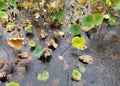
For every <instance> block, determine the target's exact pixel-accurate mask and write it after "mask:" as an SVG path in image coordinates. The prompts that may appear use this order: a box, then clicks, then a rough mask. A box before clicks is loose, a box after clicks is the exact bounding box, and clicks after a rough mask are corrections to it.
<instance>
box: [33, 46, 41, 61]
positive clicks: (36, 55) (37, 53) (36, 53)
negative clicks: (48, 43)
mask: <svg viewBox="0 0 120 86" xmlns="http://www.w3.org/2000/svg"><path fill="white" fill-rule="evenodd" d="M42 50H43V47H42V46H36V48H35V50H34V51H33V53H32V58H34V59H39V58H40V55H41V53H42Z"/></svg>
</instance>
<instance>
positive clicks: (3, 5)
mask: <svg viewBox="0 0 120 86" xmlns="http://www.w3.org/2000/svg"><path fill="white" fill-rule="evenodd" d="M6 8H7V4H6V2H5V1H2V0H0V10H4V9H6Z"/></svg>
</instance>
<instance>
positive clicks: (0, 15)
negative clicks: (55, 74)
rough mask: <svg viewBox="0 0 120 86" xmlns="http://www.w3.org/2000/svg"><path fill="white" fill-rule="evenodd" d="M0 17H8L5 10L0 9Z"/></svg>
mask: <svg viewBox="0 0 120 86" xmlns="http://www.w3.org/2000/svg"><path fill="white" fill-rule="evenodd" d="M0 18H8V15H7V13H6V12H3V11H0Z"/></svg>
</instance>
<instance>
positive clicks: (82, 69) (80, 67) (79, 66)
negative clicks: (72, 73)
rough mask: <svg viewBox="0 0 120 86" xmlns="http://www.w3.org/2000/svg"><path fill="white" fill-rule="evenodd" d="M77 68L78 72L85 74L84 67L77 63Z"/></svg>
mask: <svg viewBox="0 0 120 86" xmlns="http://www.w3.org/2000/svg"><path fill="white" fill-rule="evenodd" d="M77 67H78V68H79V69H80V71H81V72H82V73H85V72H86V68H85V66H84V65H82V64H81V63H78V64H77Z"/></svg>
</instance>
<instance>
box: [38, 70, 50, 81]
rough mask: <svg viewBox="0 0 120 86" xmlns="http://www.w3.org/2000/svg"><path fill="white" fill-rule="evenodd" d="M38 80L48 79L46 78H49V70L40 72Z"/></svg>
mask: <svg viewBox="0 0 120 86" xmlns="http://www.w3.org/2000/svg"><path fill="white" fill-rule="evenodd" d="M37 78H38V80H41V81H46V80H48V79H49V72H47V71H45V70H44V71H43V72H42V73H40V74H39V75H38V77H37Z"/></svg>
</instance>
